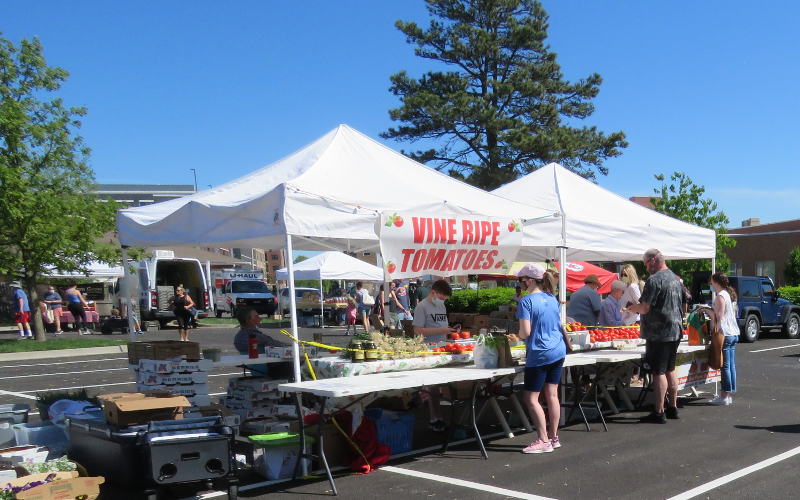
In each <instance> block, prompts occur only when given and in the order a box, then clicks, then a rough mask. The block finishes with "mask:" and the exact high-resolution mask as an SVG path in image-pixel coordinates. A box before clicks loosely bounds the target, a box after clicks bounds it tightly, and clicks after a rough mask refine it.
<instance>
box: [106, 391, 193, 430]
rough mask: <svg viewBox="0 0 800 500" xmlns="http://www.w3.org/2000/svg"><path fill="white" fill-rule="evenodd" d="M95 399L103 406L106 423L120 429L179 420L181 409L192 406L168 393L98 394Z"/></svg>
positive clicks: (180, 397)
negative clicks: (159, 421) (154, 422)
mask: <svg viewBox="0 0 800 500" xmlns="http://www.w3.org/2000/svg"><path fill="white" fill-rule="evenodd" d="M97 399H99V400H100V403H101V405H102V406H103V415H105V417H106V421H107V422H108V423H109V424H112V425H118V426H120V427H127V426H129V425H140V424H146V423H148V422H150V421H151V420H169V419H170V418H180V414H179V413H180V411H181V408H185V407H187V406H192V404H191V403H190V402H189V400H188V399H186V397H184V396H175V395H173V394H169V393H155V392H154V393H148V394H143V393H141V392H130V393H115V394H100V395H99V396H97Z"/></svg>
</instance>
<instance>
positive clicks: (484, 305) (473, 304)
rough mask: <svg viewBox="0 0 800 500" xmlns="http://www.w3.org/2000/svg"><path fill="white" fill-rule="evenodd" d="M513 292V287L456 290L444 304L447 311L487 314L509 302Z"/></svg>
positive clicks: (514, 292)
mask: <svg viewBox="0 0 800 500" xmlns="http://www.w3.org/2000/svg"><path fill="white" fill-rule="evenodd" d="M515 294H516V291H515V290H514V289H513V288H501V287H498V288H486V289H481V290H469V289H466V290H456V291H454V292H453V295H452V296H451V297H450V298H449V299H447V302H446V303H445V305H446V307H447V312H457V313H475V312H476V313H480V314H489V313H490V312H492V311H496V310H497V308H498V307H500V306H503V305H508V304H510V303H511V299H513V298H514V295H515Z"/></svg>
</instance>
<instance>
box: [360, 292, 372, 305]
mask: <svg viewBox="0 0 800 500" xmlns="http://www.w3.org/2000/svg"><path fill="white" fill-rule="evenodd" d="M361 300H362V302H363V303H364V305H365V306H374V305H375V298H374V297H372V295H370V294H368V293H365V294H364V295H363V296H362V297H361Z"/></svg>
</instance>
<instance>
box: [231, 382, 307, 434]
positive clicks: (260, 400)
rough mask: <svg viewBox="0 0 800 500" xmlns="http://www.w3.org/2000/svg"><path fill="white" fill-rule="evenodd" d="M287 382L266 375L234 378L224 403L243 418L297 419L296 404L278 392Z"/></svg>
mask: <svg viewBox="0 0 800 500" xmlns="http://www.w3.org/2000/svg"><path fill="white" fill-rule="evenodd" d="M287 382H288V381H287V380H272V379H268V378H264V377H239V378H232V379H230V381H229V382H228V395H227V396H226V397H225V398H223V401H222V403H223V404H224V405H225V406H226V407H227V408H228V409H230V410H231V411H232V412H233V413H235V414H237V415H239V416H240V417H241V419H242V420H248V419H254V418H265V417H269V418H273V419H281V418H284V419H297V407H296V406H295V404H294V403H293V402H286V401H284V400H283V399H282V398H283V394H281V393H280V392H278V386H279V385H280V384H285V383H287ZM303 413H304V414H305V413H306V409H304V411H303ZM268 432H277V431H268Z"/></svg>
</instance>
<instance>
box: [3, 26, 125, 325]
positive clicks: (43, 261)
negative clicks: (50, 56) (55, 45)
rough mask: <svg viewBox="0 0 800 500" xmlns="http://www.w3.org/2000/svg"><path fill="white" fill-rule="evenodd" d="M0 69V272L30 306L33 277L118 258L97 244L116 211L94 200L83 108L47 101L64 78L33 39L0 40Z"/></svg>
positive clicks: (110, 226) (113, 206) (111, 204)
mask: <svg viewBox="0 0 800 500" xmlns="http://www.w3.org/2000/svg"><path fill="white" fill-rule="evenodd" d="M0 68H2V71H0V273H2V274H5V275H8V276H13V277H16V278H20V279H22V280H24V282H25V285H26V288H27V289H28V291H29V293H30V294H31V299H32V301H35V299H36V294H35V290H34V284H35V282H36V278H37V277H38V276H39V275H41V274H43V273H46V272H47V271H49V270H51V269H60V270H62V271H85V270H86V266H87V264H88V263H89V262H90V261H92V260H103V261H107V262H108V261H112V260H113V259H114V258H115V257H116V256H117V250H116V249H115V248H114V247H113V246H112V245H110V244H104V243H102V242H100V239H101V238H102V237H103V236H104V235H106V234H107V233H109V232H110V231H112V230H113V229H114V213H115V211H116V208H117V205H116V204H115V203H114V202H112V201H102V202H101V201H99V200H98V199H97V197H96V196H94V195H92V188H93V185H94V173H93V171H92V169H91V168H90V167H89V165H88V164H87V160H88V157H89V148H88V147H87V146H86V145H85V144H84V142H83V139H82V138H81V137H80V136H79V135H78V134H77V132H76V131H77V129H78V128H79V127H80V126H81V122H80V119H81V117H83V116H84V115H85V114H86V109H85V108H82V107H68V106H66V105H65V104H64V103H63V102H62V100H61V99H60V98H58V97H55V98H51V99H48V94H49V93H52V92H56V91H57V90H58V89H59V88H60V87H61V85H62V84H63V83H64V82H65V81H66V79H67V76H68V73H67V71H66V70H64V69H62V68H58V67H50V66H48V65H47V62H46V61H45V58H44V55H43V49H42V45H41V44H40V43H39V41H38V40H37V39H35V38H34V39H32V40H22V41H21V42H20V43H19V45H18V46H15V45H14V44H13V43H12V42H11V41H9V40H5V39H2V38H0ZM31 306H33V303H32V304H31ZM38 316H39V315H38V314H36V315H34V317H35V318H36V319H37V320H38V321H37V322H38V323H39V325H41V321H40V319H39V318H38ZM40 330H41V328H37V337H39V338H42V336H43V333H42V332H41V331H40Z"/></svg>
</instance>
